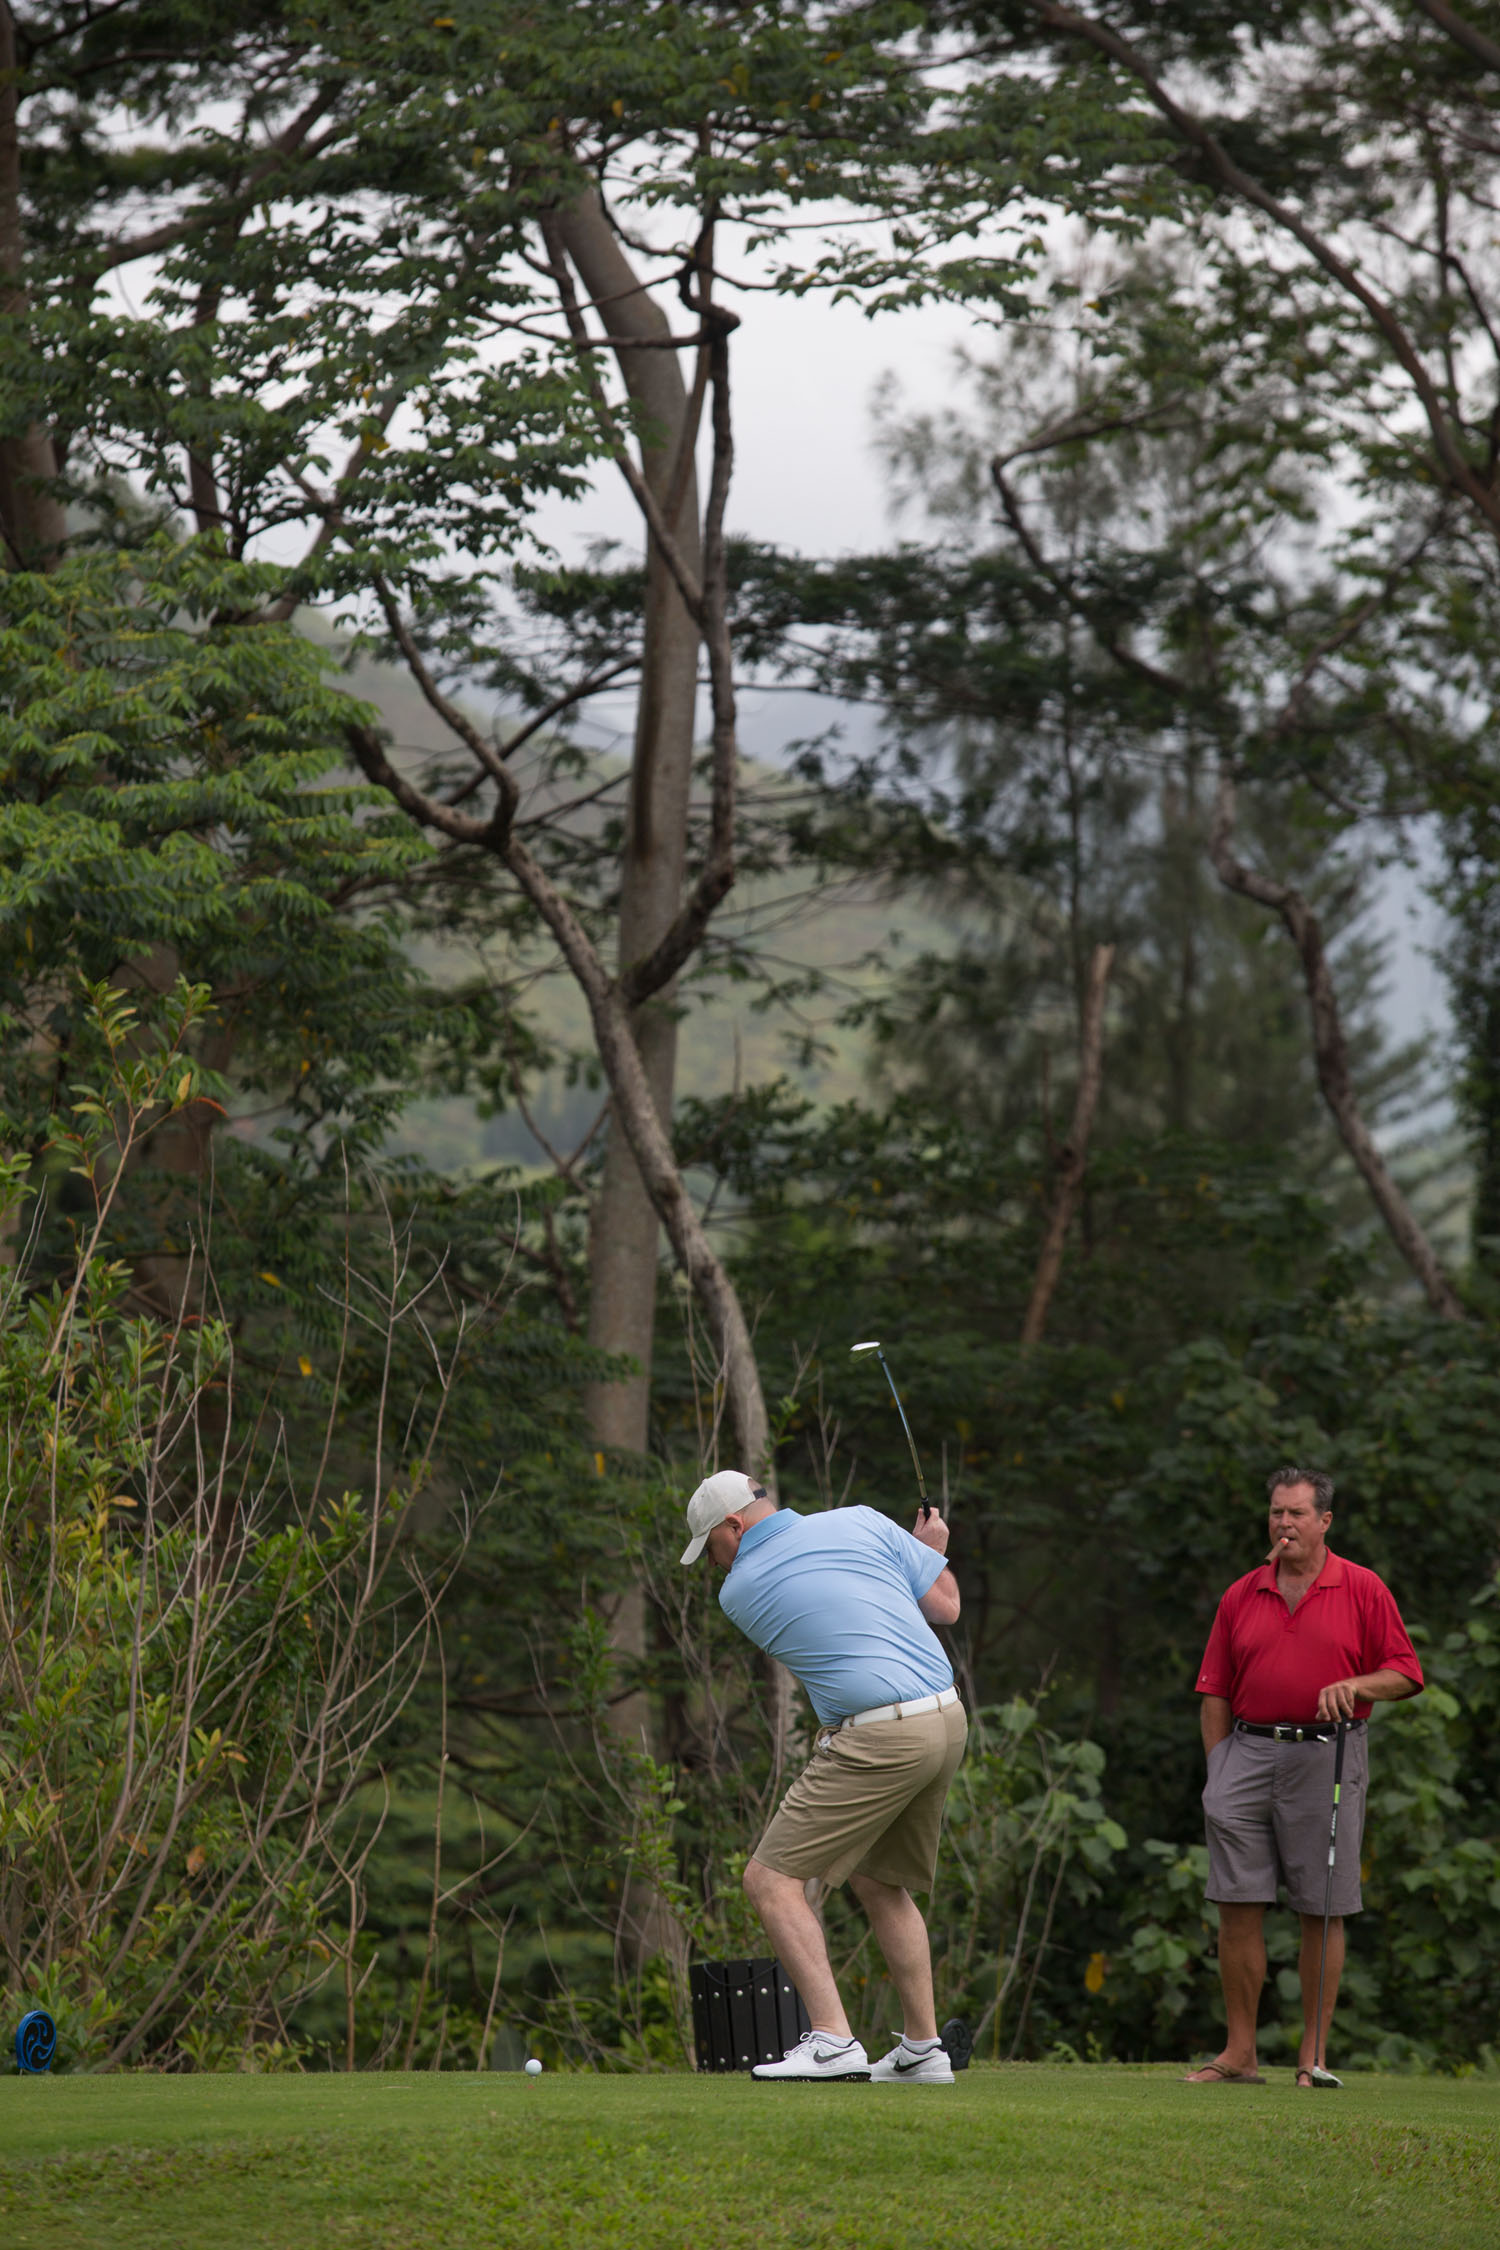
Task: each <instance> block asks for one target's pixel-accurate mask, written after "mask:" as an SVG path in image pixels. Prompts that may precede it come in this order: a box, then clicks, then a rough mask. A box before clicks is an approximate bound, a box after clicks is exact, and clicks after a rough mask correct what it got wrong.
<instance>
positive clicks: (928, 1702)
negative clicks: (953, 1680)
mask: <svg viewBox="0 0 1500 2250" xmlns="http://www.w3.org/2000/svg"><path fill="white" fill-rule="evenodd" d="M957 1701H958V1690H957V1688H956V1687H945V1688H944V1690H943V1692H942V1694H941V1695H918V1696H914V1697H913V1698H912V1700H911V1702H910V1703H880V1704H877V1705H876V1707H875V1709H874V1710H873V1711H851V1712H850V1714H849V1716H848V1718H847V1719H840V1720H839V1725H840V1726H841V1727H868V1726H873V1725H874V1723H875V1721H876V1720H877V1719H920V1718H921V1716H922V1714H923V1712H924V1711H946V1710H947V1708H948V1706H949V1704H950V1703H956V1702H957Z"/></svg>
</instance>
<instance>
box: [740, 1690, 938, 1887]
mask: <svg viewBox="0 0 1500 2250" xmlns="http://www.w3.org/2000/svg"><path fill="white" fill-rule="evenodd" d="M968 1736H969V1722H968V1720H967V1718H966V1717H965V1716H964V1707H963V1705H962V1704H961V1703H950V1704H949V1705H948V1707H947V1709H946V1710H943V1711H924V1712H922V1713H921V1714H920V1715H919V1716H918V1717H916V1718H914V1719H875V1720H872V1722H871V1723H870V1725H869V1726H864V1727H847V1726H846V1727H838V1728H827V1727H824V1728H822V1729H821V1730H820V1731H819V1734H818V1739H817V1744H816V1747H815V1748H814V1750H813V1754H812V1757H811V1758H810V1760H809V1761H808V1763H807V1765H806V1766H805V1767H804V1769H803V1771H802V1772H801V1773H800V1774H799V1775H798V1776H797V1779H796V1780H795V1781H794V1782H793V1783H792V1786H791V1788H790V1789H789V1790H788V1791H787V1793H786V1795H785V1797H784V1798H783V1799H782V1801H781V1805H780V1808H779V1809H778V1811H777V1813H776V1817H775V1818H774V1820H773V1821H772V1822H771V1825H770V1827H769V1828H768V1829H767V1830H766V1832H765V1834H764V1836H762V1838H761V1840H760V1842H759V1843H758V1844H757V1845H756V1847H755V1857H756V1858H757V1859H758V1860H759V1861H760V1863H761V1865H762V1867H770V1868H774V1870H775V1871H776V1873H777V1874H778V1875H795V1876H796V1877H797V1878H798V1879H799V1881H801V1882H807V1881H808V1880H809V1879H810V1878H811V1877H813V1876H820V1877H821V1878H822V1880H823V1881H824V1882H825V1883H828V1884H836V1883H843V1882H846V1881H847V1880H848V1878H849V1877H850V1876H851V1875H869V1876H871V1877H873V1879H874V1880H875V1881H876V1882H877V1883H890V1884H892V1885H893V1886H894V1887H895V1888H897V1889H899V1890H905V1891H930V1890H931V1888H932V1878H933V1875H934V1874H935V1873H936V1870H937V1854H938V1838H939V1836H940V1835H941V1833H942V1826H943V1806H944V1804H945V1803H946V1801H947V1797H948V1784H949V1783H950V1782H951V1781H952V1779H953V1776H954V1775H955V1774H956V1773H957V1771H958V1767H959V1761H960V1760H961V1758H962V1757H963V1754H964V1744H965V1743H966V1742H967V1740H968Z"/></svg>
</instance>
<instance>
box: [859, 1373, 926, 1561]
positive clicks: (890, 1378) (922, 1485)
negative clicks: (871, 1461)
mask: <svg viewBox="0 0 1500 2250" xmlns="http://www.w3.org/2000/svg"><path fill="white" fill-rule="evenodd" d="M849 1352H850V1356H851V1358H852V1357H853V1355H854V1354H855V1353H856V1352H873V1353H874V1354H875V1357H876V1358H877V1359H878V1360H879V1362H880V1364H881V1366H882V1367H883V1368H884V1369H885V1379H886V1381H887V1382H888V1383H889V1384H890V1386H891V1396H892V1398H893V1399H894V1400H895V1401H896V1412H897V1413H898V1414H899V1415H900V1417H901V1427H902V1429H903V1430H905V1432H906V1442H907V1444H908V1445H909V1446H910V1447H911V1465H912V1467H913V1468H914V1469H915V1470H916V1472H917V1492H918V1495H919V1497H920V1499H921V1502H922V1513H923V1515H924V1516H930V1515H931V1514H932V1502H931V1501H930V1500H929V1499H928V1497H927V1483H926V1479H925V1478H924V1477H923V1475H922V1464H921V1462H920V1461H919V1460H918V1459H917V1444H916V1440H915V1438H914V1437H913V1436H912V1434H911V1424H910V1422H908V1421H907V1419H906V1408H905V1407H904V1406H903V1405H902V1404H901V1393H900V1392H899V1391H898V1390H897V1388H896V1378H895V1376H894V1375H893V1374H892V1373H891V1370H890V1364H889V1362H888V1361H887V1359H886V1356H885V1353H884V1352H883V1351H882V1350H881V1348H880V1338H879V1337H878V1336H870V1337H868V1338H867V1339H866V1340H865V1342H864V1343H862V1344H851V1345H850V1346H849Z"/></svg>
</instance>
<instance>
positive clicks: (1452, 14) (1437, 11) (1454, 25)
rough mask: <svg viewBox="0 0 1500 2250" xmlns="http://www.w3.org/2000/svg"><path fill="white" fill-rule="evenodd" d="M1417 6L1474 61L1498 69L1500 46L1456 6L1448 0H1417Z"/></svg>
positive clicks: (1499, 66)
mask: <svg viewBox="0 0 1500 2250" xmlns="http://www.w3.org/2000/svg"><path fill="white" fill-rule="evenodd" d="M1417 6H1418V7H1419V8H1420V9H1421V11H1422V13H1423V15H1424V16H1430V17H1431V18H1432V20H1433V22H1434V23H1435V24H1436V25H1437V27H1438V29H1439V31H1445V32H1446V33H1447V34H1448V37H1449V38H1450V39H1451V40H1452V41H1453V42H1454V44H1455V45H1456V46H1459V47H1462V48H1463V50H1464V53H1465V54H1466V55H1468V56H1469V57H1470V58H1471V59H1472V60H1473V61H1474V62H1477V63H1480V64H1482V65H1483V67H1484V68H1485V69H1486V70H1500V46H1497V45H1496V44H1495V42H1494V40H1493V39H1491V38H1489V37H1488V35H1487V34H1486V33H1485V32H1482V31H1481V30H1480V29H1479V26H1478V25H1477V24H1472V23H1470V21H1469V19H1468V17H1467V16H1461V15H1460V14H1459V12H1458V10H1457V9H1456V8H1450V7H1449V5H1448V0H1417Z"/></svg>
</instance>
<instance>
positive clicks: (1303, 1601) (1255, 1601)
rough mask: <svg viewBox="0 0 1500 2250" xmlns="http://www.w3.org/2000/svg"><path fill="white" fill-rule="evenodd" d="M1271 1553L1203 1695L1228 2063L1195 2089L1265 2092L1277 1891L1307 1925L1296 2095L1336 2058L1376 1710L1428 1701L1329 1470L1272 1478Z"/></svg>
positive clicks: (1211, 2066) (1225, 1603)
mask: <svg viewBox="0 0 1500 2250" xmlns="http://www.w3.org/2000/svg"><path fill="white" fill-rule="evenodd" d="M1267 1490H1268V1491H1269V1493H1270V1497H1271V1515H1270V1531H1271V1552H1270V1554H1269V1555H1267V1557H1266V1559H1265V1562H1264V1563H1263V1564H1262V1565H1261V1567H1260V1569H1259V1570H1252V1571H1250V1572H1248V1573H1247V1574H1246V1576H1245V1577H1243V1578H1238V1579H1236V1580H1235V1583H1234V1584H1233V1585H1232V1586H1231V1587H1230V1589H1229V1591H1228V1592H1227V1593H1226V1594H1225V1596H1224V1598H1223V1600H1222V1601H1221V1602H1220V1604H1219V1609H1218V1615H1217V1616H1216V1617H1215V1619H1214V1625H1213V1631H1212V1632H1211V1633H1210V1634H1209V1637H1208V1647H1207V1649H1206V1650H1205V1652H1204V1657H1203V1668H1202V1670H1201V1671H1200V1672H1199V1674H1198V1693H1199V1695H1200V1696H1202V1698H1203V1702H1202V1706H1201V1715H1202V1722H1203V1747H1204V1750H1205V1751H1206V1752H1207V1754H1208V1783H1207V1786H1206V1787H1205V1789H1204V1792H1203V1818H1204V1825H1205V1827H1206V1829H1207V1831H1208V1896H1209V1898H1210V1899H1212V1900H1213V1901H1214V1903H1215V1904H1216V1905H1217V1907H1218V1909H1219V1976H1220V1979H1221V1981H1222V1983H1223V1986H1224V2008H1225V2013H1226V2015H1227V2018H1228V2033H1227V2037H1226V2038H1225V2041H1224V2048H1223V2052H1222V2053H1221V2054H1220V2055H1219V2056H1218V2057H1217V2058H1216V2059H1215V2060H1214V2061H1213V2062H1211V2063H1205V2064H1204V2065H1203V2066H1202V2068H1201V2069H1198V2070H1195V2071H1192V2072H1190V2073H1189V2083H1190V2084H1195V2085H1209V2084H1217V2085H1222V2084H1226V2083H1228V2084H1233V2085H1250V2086H1258V2085H1263V2084H1264V2080H1263V2079H1262V2078H1261V2075H1260V2072H1259V2070H1258V2068H1257V2067H1256V2059H1255V2019H1256V2015H1257V2012H1258V2010H1259V2007H1260V1992H1261V1986H1262V1985H1263V1984H1264V1983H1265V1980H1266V1947H1265V1936H1264V1931H1263V1928H1262V1925H1263V1922H1264V1920H1265V1911H1266V1908H1267V1907H1268V1906H1274V1905H1275V1903H1276V1887H1277V1884H1278V1883H1284V1884H1285V1885H1286V1892H1287V1903H1288V1904H1289V1905H1290V1906H1291V1907H1292V1909H1293V1911H1294V1912H1295V1913H1297V1914H1299V1915H1300V1916H1301V1917H1302V1950H1301V1955H1300V1958H1299V1961H1298V1968H1299V1971H1300V1974H1301V1978H1302V2025H1303V2029H1302V2046H1301V2051H1300V2053H1299V2055H1298V2058H1297V2084H1298V2086H1299V2087H1300V2086H1311V2085H1312V2083H1313V2080H1312V2076H1311V2068H1312V2065H1313V2064H1314V2063H1315V2062H1316V2061H1317V2059H1318V2056H1319V2054H1320V2053H1323V2054H1326V2052H1327V2040H1328V2027H1329V2025H1330V2023H1331V2022H1332V2021H1333V2008H1334V2002H1335V2001H1336V2000H1337V1998H1338V1990H1339V1973H1340V1971H1341V1970H1342V1968H1343V1965H1344V1919H1343V1918H1344V1916H1345V1915H1346V1914H1357V1913H1358V1912H1359V1910H1360V1889H1359V1855H1360V1841H1361V1837H1362V1834H1363V1830H1364V1817H1365V1785H1366V1778H1367V1774H1368V1747H1367V1740H1366V1734H1365V1721H1366V1719H1367V1718H1368V1717H1369V1715H1370V1708H1371V1706H1372V1704H1375V1703H1395V1702H1399V1701H1400V1699H1401V1698H1402V1697H1403V1696H1407V1695H1419V1694H1420V1693H1421V1691H1422V1686H1423V1680H1422V1667H1421V1665H1420V1664H1419V1663H1418V1662H1417V1654H1416V1650H1415V1649H1414V1648H1413V1647H1412V1645H1411V1641H1410V1639H1409V1638H1408V1635H1407V1631H1406V1627H1405V1626H1404V1625H1403V1624H1402V1622H1401V1613H1400V1611H1399V1610H1398V1609H1397V1607H1396V1604H1395V1601H1394V1600H1393V1598H1392V1596H1391V1593H1390V1591H1389V1589H1388V1588H1387V1587H1386V1586H1385V1585H1384V1583H1383V1582H1382V1581H1381V1580H1380V1579H1379V1578H1377V1577H1376V1575H1375V1573H1374V1571H1373V1570H1365V1569H1363V1568H1362V1567H1361V1566H1360V1564H1358V1563H1351V1562H1345V1561H1344V1560H1343V1559H1342V1557H1340V1556H1338V1555H1335V1554H1332V1553H1330V1551H1329V1548H1328V1545H1327V1534H1328V1527H1329V1525H1330V1524H1331V1523H1332V1521H1333V1481H1332V1479H1331V1478H1329V1477H1326V1476H1325V1475H1324V1474H1323V1473H1322V1471H1321V1470H1319V1469H1291V1468H1287V1469H1278V1470H1276V1472H1275V1474H1274V1475H1273V1476H1272V1477H1271V1478H1270V1479H1269V1480H1268V1484H1267ZM1340 1719H1343V1720H1346V1721H1347V1722H1348V1724H1347V1726H1346V1728H1345V1744H1344V1771H1343V1780H1342V1786H1341V1789H1340V1793H1339V1831H1338V1855H1337V1859H1336V1862H1335V1867H1334V1877H1333V1919H1332V1921H1331V1922H1330V1924H1329V1930H1328V1961H1327V1968H1326V1974H1325V1977H1324V1987H1323V2024H1322V2038H1321V2040H1320V2039H1319V2037H1318V2026H1317V2025H1316V2023H1315V2022H1314V2020H1313V2019H1314V2017H1315V2015H1316V2013H1317V1993H1318V1964H1319V1958H1320V1955H1321V1952H1322V1941H1323V1901H1324V1897H1325V1893H1326V1888H1327V1880H1328V1822H1329V1814H1330V1812H1331V1810H1332V1805H1333V1758H1334V1741H1335V1729H1336V1726H1337V1724H1338V1721H1339V1720H1340Z"/></svg>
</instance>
